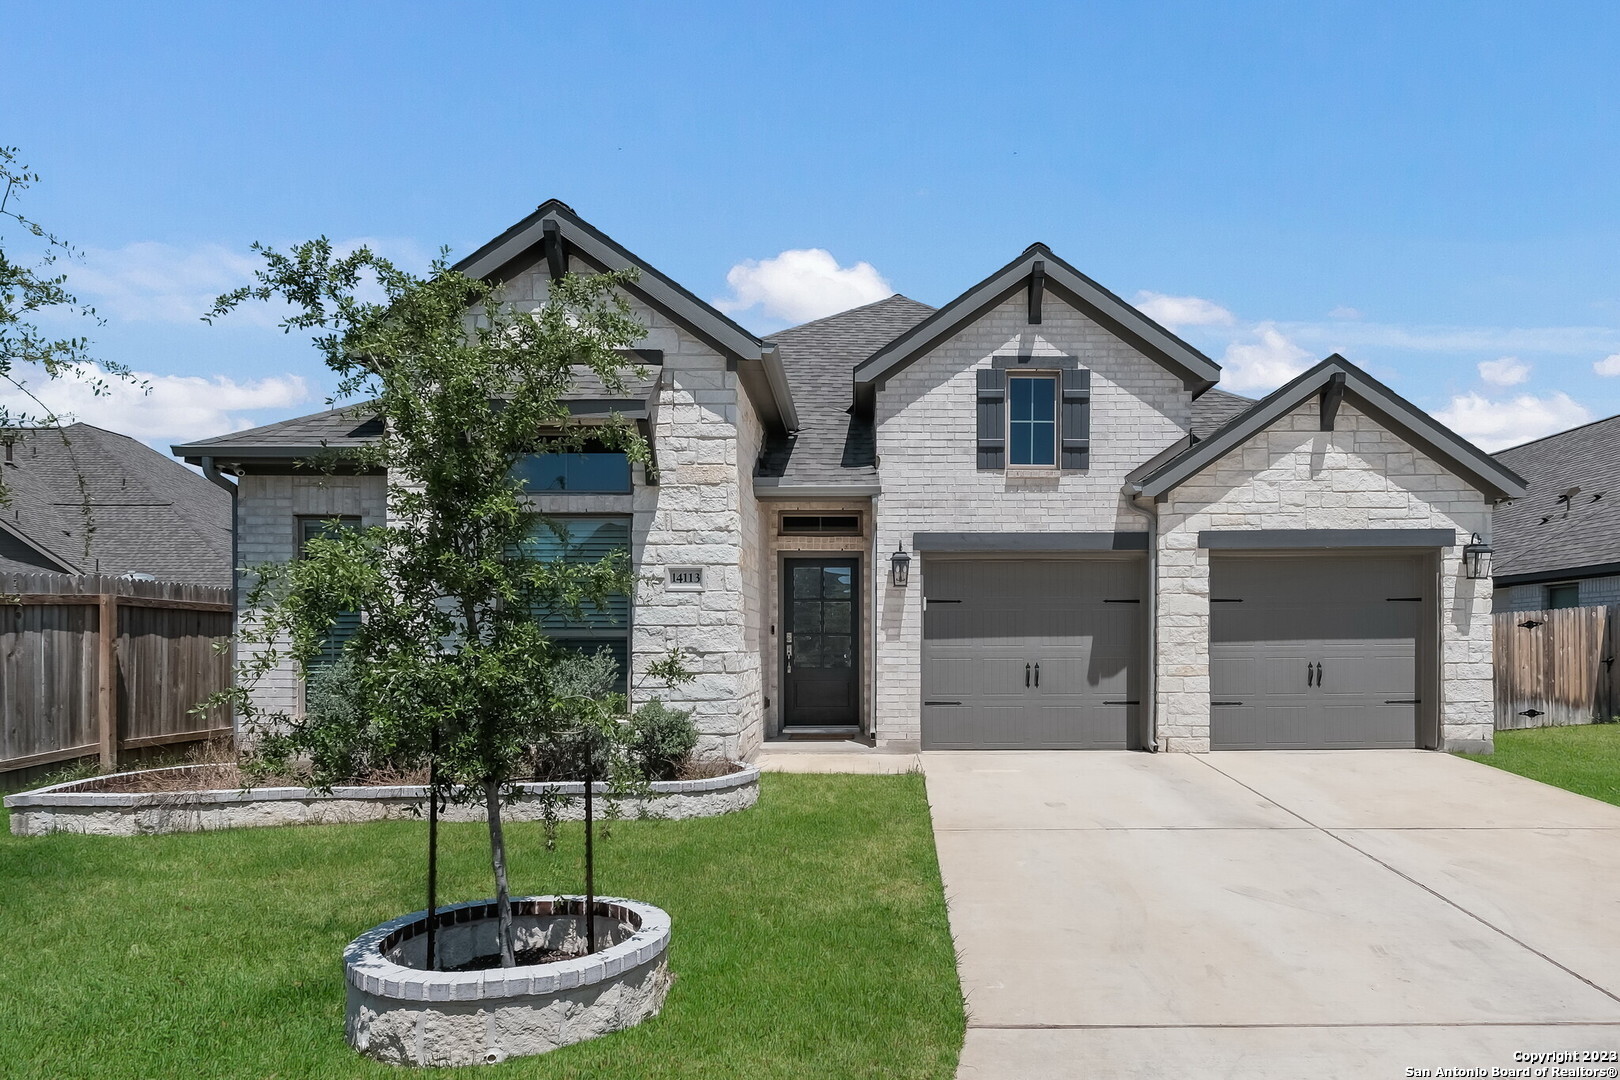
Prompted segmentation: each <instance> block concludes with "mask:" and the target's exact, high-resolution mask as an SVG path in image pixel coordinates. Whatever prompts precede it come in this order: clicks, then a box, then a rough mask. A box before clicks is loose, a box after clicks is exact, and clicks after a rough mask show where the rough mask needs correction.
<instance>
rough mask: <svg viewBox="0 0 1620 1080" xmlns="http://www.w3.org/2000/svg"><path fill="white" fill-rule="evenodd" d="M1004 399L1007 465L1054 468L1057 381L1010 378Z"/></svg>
mask: <svg viewBox="0 0 1620 1080" xmlns="http://www.w3.org/2000/svg"><path fill="white" fill-rule="evenodd" d="M1007 399H1008V400H1007V405H1008V408H1007V463H1008V464H1009V465H1056V464H1057V379H1056V378H1055V377H1053V376H1051V375H1011V376H1009V377H1008V379H1007Z"/></svg>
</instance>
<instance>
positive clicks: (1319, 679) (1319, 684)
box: [1316, 660, 1322, 690]
mask: <svg viewBox="0 0 1620 1080" xmlns="http://www.w3.org/2000/svg"><path fill="white" fill-rule="evenodd" d="M1316 688H1317V689H1318V690H1320V689H1322V661H1320V660H1318V661H1317V662H1316Z"/></svg>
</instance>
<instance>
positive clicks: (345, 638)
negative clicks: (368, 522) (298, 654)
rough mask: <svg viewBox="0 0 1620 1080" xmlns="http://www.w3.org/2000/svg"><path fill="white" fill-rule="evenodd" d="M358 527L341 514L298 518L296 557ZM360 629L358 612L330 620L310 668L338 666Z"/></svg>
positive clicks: (343, 614)
mask: <svg viewBox="0 0 1620 1080" xmlns="http://www.w3.org/2000/svg"><path fill="white" fill-rule="evenodd" d="M358 528H360V519H359V518H358V517H350V516H348V515H344V516H341V517H325V518H322V517H301V518H299V519H298V556H299V558H303V555H304V550H305V549H306V548H307V547H308V545H309V542H310V541H311V540H324V539H327V538H329V537H334V536H336V535H338V534H339V533H340V532H343V531H345V530H349V529H358ZM359 629H360V613H359V612H358V611H340V612H338V614H337V616H336V617H335V618H334V619H333V622H332V626H331V628H330V629H328V630H327V631H326V634H325V636H324V637H322V638H321V651H320V654H319V655H318V656H316V657H315V658H314V659H312V660H311V661H310V662H309V666H310V667H311V668H323V667H327V666H329V665H332V664H335V663H337V662H338V661H339V660H341V659H343V647H344V646H345V645H347V644H348V643H349V639H350V638H352V637H354V635H355V633H356V632H357V631H359Z"/></svg>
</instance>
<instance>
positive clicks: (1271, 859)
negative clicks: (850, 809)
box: [923, 750, 1620, 1080]
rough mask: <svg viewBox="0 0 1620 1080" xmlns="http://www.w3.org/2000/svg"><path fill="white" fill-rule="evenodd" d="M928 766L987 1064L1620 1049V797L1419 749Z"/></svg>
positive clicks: (1158, 1071) (1286, 1062)
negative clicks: (1607, 799) (1615, 800)
mask: <svg viewBox="0 0 1620 1080" xmlns="http://www.w3.org/2000/svg"><path fill="white" fill-rule="evenodd" d="M923 768H924V771H925V773H926V774H927V778H928V798H929V802H930V804H931V805H932V808H933V815H934V835H935V842H936V844H937V846H938V849H939V859H940V867H941V870H942V871H943V874H944V880H945V895H946V899H947V902H948V904H949V908H950V919H951V930H952V933H953V934H954V935H955V937H956V943H957V948H958V950H959V952H960V956H961V960H960V971H961V977H962V989H963V992H964V993H965V994H966V996H967V1001H968V1033H967V1044H966V1047H965V1048H964V1050H963V1054H962V1063H961V1070H960V1074H959V1075H960V1076H962V1077H971V1078H974V1080H981V1078H990V1077H1018V1078H1021V1080H1042V1078H1047V1077H1244V1078H1271V1077H1276V1078H1279V1080H1281V1078H1289V1080H1297V1078H1300V1077H1311V1078H1323V1077H1356V1078H1379V1077H1399V1076H1407V1075H1422V1074H1421V1073H1407V1072H1406V1070H1407V1069H1408V1068H1413V1069H1436V1070H1438V1069H1440V1068H1445V1067H1450V1068H1481V1067H1483V1068H1485V1069H1486V1070H1487V1071H1486V1072H1485V1073H1483V1074H1481V1075H1490V1073H1489V1069H1490V1068H1492V1067H1498V1068H1506V1067H1511V1066H1513V1065H1514V1054H1515V1053H1516V1052H1521V1051H1530V1052H1534V1051H1549V1050H1615V1049H1617V1048H1620V807H1615V806H1610V805H1608V804H1606V803H1600V802H1597V801H1595V800H1592V799H1586V798H1583V797H1581V796H1578V795H1572V794H1570V793H1568V792H1565V791H1560V790H1558V789H1556V788H1551V787H1547V786H1545V785H1543V784H1538V783H1536V782H1534V781H1531V780H1526V779H1523V778H1522V777H1517V776H1513V775H1510V774H1508V773H1504V772H1501V771H1499V770H1496V769H1492V768H1489V767H1486V766H1483V765H1476V764H1474V763H1472V762H1468V761H1463V760H1460V759H1458V758H1453V757H1450V756H1447V755H1444V754H1435V753H1425V752H1422V751H1406V750H1364V751H1325V752H1298V753H1295V752H1281V751H1268V752H1264V753H1214V754H1209V755H1188V754H1158V755H1149V754H1131V753H1095V752H1089V753H1055V752H1053V753H1009V752H977V753H968V752H950V753H946V752H929V753H925V754H924V755H923ZM1599 1067H1600V1068H1608V1067H1609V1066H1608V1065H1600V1066H1599ZM1429 1075H1444V1074H1443V1073H1430V1074H1429ZM1508 1075H1512V1074H1508ZM1525 1075H1531V1074H1528V1073H1527V1074H1525ZM1540 1075H1543V1076H1546V1075H1548V1074H1547V1073H1542V1074H1540ZM1570 1075H1575V1074H1570ZM1585 1075H1615V1074H1612V1073H1601V1072H1600V1073H1592V1074H1585Z"/></svg>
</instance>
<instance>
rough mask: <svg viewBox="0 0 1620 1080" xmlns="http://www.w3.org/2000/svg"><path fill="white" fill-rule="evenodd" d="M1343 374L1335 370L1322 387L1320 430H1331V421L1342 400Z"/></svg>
mask: <svg viewBox="0 0 1620 1080" xmlns="http://www.w3.org/2000/svg"><path fill="white" fill-rule="evenodd" d="M1344 382H1345V375H1344V372H1342V371H1335V372H1334V373H1333V376H1332V378H1330V379H1328V381H1327V385H1326V386H1324V387H1322V430H1323V431H1332V430H1333V421H1334V419H1335V418H1336V417H1337V416H1338V415H1339V405H1340V404H1342V403H1343V401H1344Z"/></svg>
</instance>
